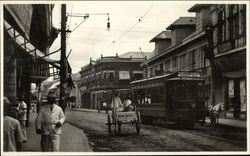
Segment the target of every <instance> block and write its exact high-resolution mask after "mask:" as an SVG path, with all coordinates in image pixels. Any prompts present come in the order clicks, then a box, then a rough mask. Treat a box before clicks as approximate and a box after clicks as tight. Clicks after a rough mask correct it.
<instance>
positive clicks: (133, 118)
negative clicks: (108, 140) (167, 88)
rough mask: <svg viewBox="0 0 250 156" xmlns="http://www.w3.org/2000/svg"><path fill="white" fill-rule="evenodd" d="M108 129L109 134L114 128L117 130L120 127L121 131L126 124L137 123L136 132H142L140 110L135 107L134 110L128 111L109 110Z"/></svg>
mask: <svg viewBox="0 0 250 156" xmlns="http://www.w3.org/2000/svg"><path fill="white" fill-rule="evenodd" d="M107 116H108V123H107V126H108V131H109V135H111V134H112V128H114V131H115V132H117V131H116V128H117V127H118V133H121V127H122V125H124V124H132V125H135V129H136V133H137V134H139V133H140V127H141V126H140V125H141V116H140V112H139V111H138V110H136V108H134V110H133V111H128V112H113V111H109V112H108V114H107Z"/></svg>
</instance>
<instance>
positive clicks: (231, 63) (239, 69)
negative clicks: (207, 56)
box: [211, 4, 247, 119]
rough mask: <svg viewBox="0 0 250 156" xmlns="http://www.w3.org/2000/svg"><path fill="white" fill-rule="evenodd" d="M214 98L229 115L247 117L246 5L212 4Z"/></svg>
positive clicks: (238, 117)
mask: <svg viewBox="0 0 250 156" xmlns="http://www.w3.org/2000/svg"><path fill="white" fill-rule="evenodd" d="M211 14H212V30H213V31H212V37H213V38H212V41H213V44H212V46H213V47H212V51H213V55H214V64H215V67H216V68H217V70H216V73H215V74H216V81H217V83H216V85H215V93H216V94H215V101H216V102H223V103H224V105H225V110H226V114H225V117H226V118H235V119H246V109H247V98H246V95H247V93H246V20H247V19H246V5H245V4H226V5H212V7H211Z"/></svg>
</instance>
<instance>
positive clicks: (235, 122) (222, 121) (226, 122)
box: [206, 117, 247, 128]
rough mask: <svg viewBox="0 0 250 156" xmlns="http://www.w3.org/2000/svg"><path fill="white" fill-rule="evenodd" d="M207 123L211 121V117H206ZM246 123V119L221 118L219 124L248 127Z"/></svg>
mask: <svg viewBox="0 0 250 156" xmlns="http://www.w3.org/2000/svg"><path fill="white" fill-rule="evenodd" d="M206 123H210V119H209V117H207V118H206ZM246 124H247V122H246V121H244V120H236V119H225V118H219V125H225V126H231V127H239V128H246V127H247V125H246Z"/></svg>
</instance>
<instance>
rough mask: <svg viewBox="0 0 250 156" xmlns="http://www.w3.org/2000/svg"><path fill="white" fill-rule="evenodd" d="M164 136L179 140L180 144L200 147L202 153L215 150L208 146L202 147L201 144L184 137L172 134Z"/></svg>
mask: <svg viewBox="0 0 250 156" xmlns="http://www.w3.org/2000/svg"><path fill="white" fill-rule="evenodd" d="M164 135H166V136H167V137H169V138H172V139H174V140H177V141H179V142H182V143H185V144H188V145H192V146H195V147H198V148H199V149H201V151H213V150H214V149H213V148H210V147H209V146H207V145H201V144H198V143H195V142H193V141H191V140H189V139H187V138H184V137H180V136H176V135H171V134H167V133H165V134H164Z"/></svg>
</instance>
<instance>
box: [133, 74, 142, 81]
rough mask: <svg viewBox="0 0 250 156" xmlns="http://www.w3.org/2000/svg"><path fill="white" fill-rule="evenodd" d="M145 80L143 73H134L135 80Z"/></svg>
mask: <svg viewBox="0 0 250 156" xmlns="http://www.w3.org/2000/svg"><path fill="white" fill-rule="evenodd" d="M142 78H143V74H142V73H134V80H141V79H142Z"/></svg>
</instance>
